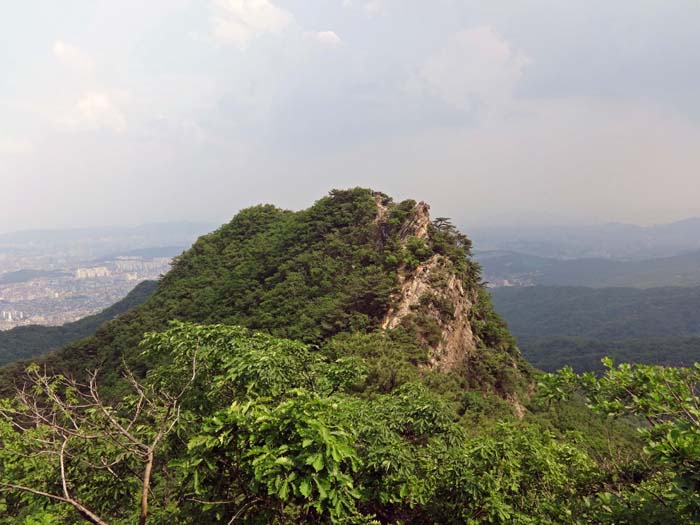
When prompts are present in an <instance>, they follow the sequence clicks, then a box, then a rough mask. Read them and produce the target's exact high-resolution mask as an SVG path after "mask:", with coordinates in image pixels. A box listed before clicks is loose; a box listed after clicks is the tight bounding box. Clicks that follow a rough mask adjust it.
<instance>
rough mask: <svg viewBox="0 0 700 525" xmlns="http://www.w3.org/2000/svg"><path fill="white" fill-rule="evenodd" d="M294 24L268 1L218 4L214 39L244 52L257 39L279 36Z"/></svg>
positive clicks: (223, 1) (218, 0)
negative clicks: (273, 35)
mask: <svg viewBox="0 0 700 525" xmlns="http://www.w3.org/2000/svg"><path fill="white" fill-rule="evenodd" d="M293 21H294V17H293V16H292V14H291V13H289V12H287V11H285V10H284V9H281V8H279V7H277V6H275V5H274V4H272V3H271V2H269V1H268V0H215V2H214V18H213V23H214V38H215V39H216V40H218V41H219V42H223V43H231V44H233V45H235V46H237V47H238V48H239V49H245V48H246V47H247V46H248V44H250V42H251V41H252V40H254V39H255V38H258V37H260V36H262V35H265V34H271V33H279V32H280V31H282V30H283V29H285V28H286V27H287V26H289V25H290V24H291V23H292V22H293Z"/></svg>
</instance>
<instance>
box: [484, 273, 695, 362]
mask: <svg viewBox="0 0 700 525" xmlns="http://www.w3.org/2000/svg"><path fill="white" fill-rule="evenodd" d="M491 293H492V295H493V300H494V304H495V306H496V310H497V311H498V312H499V313H500V314H501V315H502V316H503V317H504V318H505V319H506V321H507V322H508V326H509V328H510V329H511V330H512V332H513V334H514V335H515V336H516V338H517V339H518V342H519V344H520V347H521V349H522V351H523V354H524V355H525V357H526V358H527V359H528V361H530V362H531V363H532V364H533V365H535V366H536V367H538V368H541V369H543V370H548V371H553V370H557V369H559V368H561V367H563V366H565V365H571V366H573V367H574V369H575V370H577V371H581V372H584V371H588V370H602V365H601V363H600V360H601V358H602V357H605V356H611V357H613V358H615V359H616V360H618V361H620V360H622V361H633V362H638V363H648V364H665V365H676V366H686V365H690V364H692V363H694V362H696V361H698V360H700V288H697V287H696V288H653V289H647V290H639V289H634V288H603V289H595V288H574V287H554V286H552V287H545V286H536V287H525V288H496V289H493V290H491Z"/></svg>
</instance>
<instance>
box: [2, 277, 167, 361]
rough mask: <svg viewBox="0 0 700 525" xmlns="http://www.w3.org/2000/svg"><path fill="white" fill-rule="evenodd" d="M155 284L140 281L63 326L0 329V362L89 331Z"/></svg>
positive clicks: (132, 304)
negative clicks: (99, 308)
mask: <svg viewBox="0 0 700 525" xmlns="http://www.w3.org/2000/svg"><path fill="white" fill-rule="evenodd" d="M156 286H157V284H156V283H155V282H154V281H144V282H142V283H140V284H139V285H137V286H136V288H134V289H133V290H132V291H131V293H129V295H127V296H126V297H125V298H124V299H122V300H121V301H119V302H118V303H116V304H114V305H112V306H110V307H109V308H107V309H105V310H103V311H102V312H100V313H98V314H95V315H91V316H89V317H85V318H84V319H80V320H79V321H75V322H73V323H67V324H64V325H63V326H36V325H34V326H20V327H17V328H13V329H12V330H8V331H5V332H0V365H4V364H7V363H10V362H13V361H17V360H19V359H29V358H32V357H36V356H39V355H42V354H45V353H47V352H50V351H51V350H55V349H57V348H61V347H62V346H65V345H67V344H69V343H72V342H74V341H78V340H79V339H83V338H85V337H89V336H91V335H93V334H94V333H95V331H96V330H97V328H98V327H99V326H101V325H102V324H104V323H106V322H107V321H110V320H112V319H114V318H116V317H117V316H119V315H121V314H123V313H124V312H127V311H128V310H131V309H132V308H135V307H136V306H139V305H140V304H143V303H144V302H145V301H146V299H148V298H149V297H150V296H151V294H152V293H153V292H154V291H155V289H156Z"/></svg>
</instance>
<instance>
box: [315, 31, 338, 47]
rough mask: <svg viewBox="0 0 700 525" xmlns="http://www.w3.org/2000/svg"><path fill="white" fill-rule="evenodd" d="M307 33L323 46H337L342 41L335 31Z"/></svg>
mask: <svg viewBox="0 0 700 525" xmlns="http://www.w3.org/2000/svg"><path fill="white" fill-rule="evenodd" d="M309 35H310V36H311V37H313V38H314V39H315V40H316V41H317V42H318V43H319V44H322V45H324V46H329V47H337V46H339V45H340V44H341V43H342V42H343V41H342V40H341V39H340V37H339V36H338V35H337V34H336V33H335V31H318V32H317V33H309Z"/></svg>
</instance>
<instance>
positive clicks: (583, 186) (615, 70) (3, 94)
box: [0, 0, 700, 230]
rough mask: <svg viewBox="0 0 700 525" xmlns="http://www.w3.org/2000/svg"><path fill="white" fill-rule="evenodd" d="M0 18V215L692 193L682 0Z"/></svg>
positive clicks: (695, 165)
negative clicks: (334, 196) (375, 197)
mask: <svg viewBox="0 0 700 525" xmlns="http://www.w3.org/2000/svg"><path fill="white" fill-rule="evenodd" d="M0 32H2V35H3V45H2V46H0V72H1V73H2V74H0V120H1V121H2V123H3V126H2V130H0V229H1V230H14V229H17V228H12V227H8V226H7V225H8V224H11V223H16V224H21V225H22V227H23V228H24V227H26V228H31V229H37V228H47V227H60V228H65V227H78V226H86V225H100V226H104V225H110V224H121V223H124V222H128V223H130V224H140V223H150V222H162V221H171V220H173V219H177V220H182V219H185V220H196V221H206V222H212V223H221V222H225V221H226V220H228V219H230V218H231V217H232V216H233V215H235V213H236V212H237V211H238V210H239V209H241V208H245V207H248V206H250V205H253V204H257V203H261V202H265V203H274V204H276V205H278V206H280V207H283V208H289V209H301V208H305V207H307V206H309V205H310V204H311V203H312V202H313V201H315V200H316V199H318V198H320V197H321V196H323V195H324V194H325V192H327V191H328V190H330V189H331V188H346V187H352V186H364V187H372V188H374V189H377V190H380V191H384V192H386V193H388V194H390V195H392V196H393V197H395V198H397V199H403V198H415V199H421V200H425V201H426V202H428V203H430V204H431V205H432V206H433V209H434V211H435V213H436V214H439V215H445V216H450V217H452V218H453V219H454V221H455V223H457V224H460V225H463V226H466V227H470V228H471V227H481V226H486V225H501V226H503V225H514V224H555V223H564V224H597V223H604V222H611V221H614V222H622V223H632V224H660V223H668V222H673V221H676V220H680V219H683V218H686V217H694V216H700V183H699V182H698V173H700V147H698V144H700V98H698V96H697V94H698V93H700V67H698V66H700V3H698V2H697V1H695V0H669V1H666V2H658V1H652V0H642V1H639V0H634V1H633V0H621V1H618V2H610V1H609V0H571V1H568V2H542V1H541V0H523V1H519V2H500V1H492V2H483V1H481V2H480V1H476V0H461V1H455V0H435V1H433V2H424V1H420V0H149V1H148V2H143V1H142V0H121V1H119V2H115V1H113V0H66V1H65V2H55V1H51V0H27V1H25V2H9V3H7V5H5V6H4V7H3V10H2V16H1V17H0Z"/></svg>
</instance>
